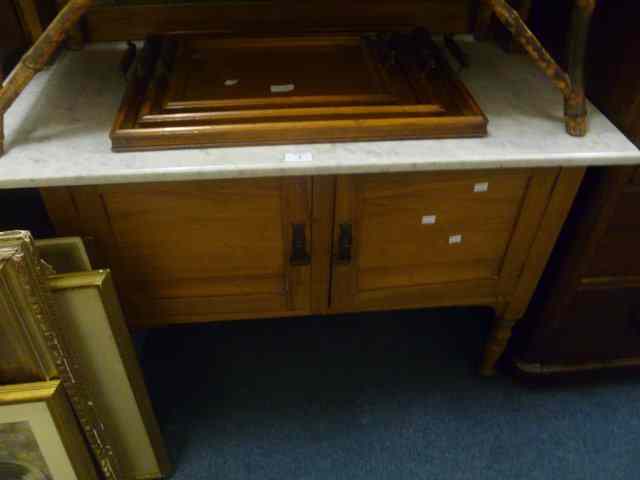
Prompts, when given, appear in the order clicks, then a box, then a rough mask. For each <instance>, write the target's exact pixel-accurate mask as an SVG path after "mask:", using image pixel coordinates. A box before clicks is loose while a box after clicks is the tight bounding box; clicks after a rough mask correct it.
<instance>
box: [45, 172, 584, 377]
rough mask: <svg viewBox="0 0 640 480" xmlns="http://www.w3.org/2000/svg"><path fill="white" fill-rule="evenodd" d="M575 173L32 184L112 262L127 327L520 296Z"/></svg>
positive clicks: (506, 316) (505, 315) (542, 255)
mask: <svg viewBox="0 0 640 480" xmlns="http://www.w3.org/2000/svg"><path fill="white" fill-rule="evenodd" d="M582 173H583V169H564V170H562V169H519V170H492V171H459V172H429V173H390V174H376V175H345V176H338V177H332V176H325V177H313V178H311V177H304V178H266V179H238V180H217V181H199V182H182V183H158V184H141V185H135V184H134V185H115V186H109V185H105V186H93V187H72V188H52V189H43V190H42V194H43V197H44V199H45V202H46V204H47V207H48V210H49V213H50V216H51V217H52V219H53V221H54V223H55V225H56V227H57V229H58V233H59V234H75V235H83V236H84V237H85V238H87V241H88V243H89V244H90V245H93V247H94V251H95V256H96V257H98V258H99V260H98V261H99V262H101V263H102V264H104V265H109V266H111V267H112V268H113V271H114V275H115V277H116V280H117V283H118V285H119V287H120V293H121V297H122V299H123V303H124V304H125V307H126V309H127V313H128V318H129V321H130V323H131V324H132V325H133V326H136V327H150V326H159V325H167V324H173V323H180V322H200V321H215V320H231V319H239V318H259V317H279V316H294V315H296V316H301V315H305V314H310V313H315V314H324V313H336V312H355V311H364V310H371V309H379V310H381V309H397V308H415V307H430V306H445V305H486V306H490V307H493V308H494V309H495V310H496V312H497V324H496V330H495V332H494V335H493V337H492V339H491V341H490V343H489V346H488V349H487V356H486V358H485V371H487V372H489V371H491V370H492V369H493V366H494V364H495V361H496V360H497V358H498V357H499V356H500V354H501V353H502V351H503V349H504V347H505V345H506V342H507V340H508V338H509V335H510V331H511V327H512V326H513V324H514V323H515V321H516V320H517V319H518V318H520V316H521V315H522V313H523V312H524V309H525V308H526V306H527V304H528V302H529V298H530V296H531V294H532V292H533V289H534V287H535V285H536V282H537V279H538V277H539V275H540V274H541V272H542V269H543V267H544V265H545V262H546V260H547V257H548V254H549V252H550V250H551V247H552V246H553V243H554V241H555V238H556V235H557V233H558V231H559V229H560V226H561V225H562V222H563V221H564V217H565V215H566V212H567V211H568V209H569V206H570V205H571V202H572V200H573V195H574V193H575V191H576V189H577V187H578V185H579V183H580V180H581V178H582Z"/></svg>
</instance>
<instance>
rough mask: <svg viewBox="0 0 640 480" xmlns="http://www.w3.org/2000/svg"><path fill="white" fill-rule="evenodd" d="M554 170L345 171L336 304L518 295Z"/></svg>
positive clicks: (379, 305)
mask: <svg viewBox="0 0 640 480" xmlns="http://www.w3.org/2000/svg"><path fill="white" fill-rule="evenodd" d="M556 175H557V171H556V170H551V171H549V170H543V171H539V172H535V171H533V170H510V171H472V172H453V173H452V172H438V173H418V174H416V173H404V174H393V175H385V174H382V175H362V176H345V177H340V178H339V179H338V183H337V195H336V200H337V203H336V215H335V225H334V263H335V267H334V269H333V285H334V288H333V290H332V306H334V307H335V308H336V309H338V310H366V309H385V308H398V307H408V306H424V305H426V304H428V305H434V304H445V305H446V304H452V303H454V304H460V303H482V304H485V303H490V304H495V303H496V299H497V298H499V297H504V296H508V295H509V294H511V293H512V292H513V288H514V286H515V285H516V280H517V278H518V276H519V273H520V270H521V269H522V266H523V263H524V261H525V258H526V255H527V253H528V250H529V246H530V245H531V243H532V240H533V236H534V235H535V233H536V231H537V228H536V227H537V225H538V224H539V222H540V219H541V217H542V214H543V212H544V208H545V201H546V199H547V198H548V196H549V193H550V191H551V189H552V186H553V182H554V180H555V177H556Z"/></svg>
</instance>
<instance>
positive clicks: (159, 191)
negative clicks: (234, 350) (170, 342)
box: [73, 178, 311, 326]
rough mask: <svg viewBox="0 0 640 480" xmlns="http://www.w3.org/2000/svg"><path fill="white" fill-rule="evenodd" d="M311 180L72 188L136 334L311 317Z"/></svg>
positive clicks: (294, 179)
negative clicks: (266, 316) (174, 326)
mask: <svg viewBox="0 0 640 480" xmlns="http://www.w3.org/2000/svg"><path fill="white" fill-rule="evenodd" d="M310 194H311V188H310V179H306V178H293V179H280V178H278V179H260V180H233V181H215V182H181V183H160V184H145V185H117V186H101V187H78V188H74V189H73V196H74V199H75V202H76V205H77V206H78V209H79V211H80V215H81V217H82V218H83V219H84V221H85V224H86V225H87V228H88V229H89V230H90V231H89V232H87V233H88V234H90V235H92V236H94V237H95V238H96V240H97V242H98V244H99V245H98V246H99V248H100V249H101V250H102V251H103V252H106V254H107V257H108V262H109V263H110V264H111V265H112V266H113V269H114V273H115V274H116V275H117V280H118V284H119V285H120V286H121V289H122V296H123V297H124V299H125V304H126V305H127V306H128V307H129V309H130V310H131V312H130V315H129V316H130V317H131V320H132V321H133V322H134V323H136V324H140V325H145V326H146V325H156V324H164V323H175V322H181V321H197V320H215V319H218V318H224V315H225V314H244V313H246V314H247V315H250V314H253V313H265V312H274V314H275V313H279V312H283V313H286V312H293V311H296V312H301V313H306V312H308V311H309V309H310V286H309V284H310V272H311V268H310V265H309V264H308V262H302V264H296V265H291V263H292V262H291V261H290V260H291V258H290V257H291V256H292V254H293V252H292V248H291V245H292V242H293V241H294V238H293V235H294V232H293V228H294V225H301V226H302V227H301V228H302V230H301V231H300V230H298V233H297V235H298V237H299V239H298V240H299V242H300V241H301V242H302V245H300V246H299V248H298V250H300V251H306V252H309V251H310V246H311V243H310V241H311V229H310V224H309V222H310V212H311V202H310Z"/></svg>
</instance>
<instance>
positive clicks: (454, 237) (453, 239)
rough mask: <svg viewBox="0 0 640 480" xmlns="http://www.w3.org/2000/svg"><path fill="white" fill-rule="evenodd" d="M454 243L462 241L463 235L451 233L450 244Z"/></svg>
mask: <svg viewBox="0 0 640 480" xmlns="http://www.w3.org/2000/svg"><path fill="white" fill-rule="evenodd" d="M454 243H462V235H451V236H450V237H449V245H453V244H454Z"/></svg>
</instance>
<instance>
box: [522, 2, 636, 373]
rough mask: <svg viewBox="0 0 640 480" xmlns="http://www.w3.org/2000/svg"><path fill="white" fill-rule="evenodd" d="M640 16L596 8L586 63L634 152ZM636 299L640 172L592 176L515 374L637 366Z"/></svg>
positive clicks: (632, 8)
mask: <svg viewBox="0 0 640 480" xmlns="http://www.w3.org/2000/svg"><path fill="white" fill-rule="evenodd" d="M639 14H640V3H639V2H637V1H636V0H619V1H617V2H598V4H597V8H596V12H595V15H594V17H593V25H592V29H591V35H590V44H591V45H593V46H594V47H595V46H596V45H597V48H589V50H588V59H587V62H586V65H587V70H588V73H587V77H588V78H589V83H588V85H587V86H588V91H587V93H588V95H589V98H590V99H591V100H592V101H593V102H594V103H595V104H596V106H597V107H598V108H599V109H600V110H602V111H603V113H605V114H606V115H607V117H609V119H611V121H612V122H613V123H614V124H616V126H617V127H618V128H620V130H621V131H622V132H623V133H625V134H626V135H627V136H628V137H629V138H630V139H631V141H632V142H634V143H635V144H636V145H638V146H640V62H638V60H637V58H638V53H637V45H638V42H639V41H640V32H639V31H638V21H637V19H638V15H639ZM546 20H547V17H545V22H546ZM547 25H549V23H548V22H547ZM558 31H559V30H558ZM639 298H640V167H639V166H629V167H608V168H590V169H589V170H588V172H587V174H586V177H585V182H584V184H583V186H582V188H581V191H580V194H579V195H578V197H577V199H576V202H575V205H574V207H573V209H572V211H571V215H570V216H569V219H568V221H567V225H566V228H565V229H564V230H563V233H562V237H561V241H560V242H558V247H557V248H556V250H555V251H554V254H553V257H552V261H551V262H550V265H549V268H548V269H547V272H546V273H545V275H544V277H543V281H542V282H541V288H540V289H539V290H538V292H537V293H536V297H535V301H534V308H532V309H531V311H530V312H529V314H528V315H527V318H526V320H525V321H524V322H522V323H521V327H522V328H520V329H519V331H518V332H517V335H516V338H515V339H514V340H517V341H516V342H514V345H513V354H514V356H515V358H516V359H517V364H518V365H519V366H520V368H521V369H523V370H526V371H528V372H532V373H541V372H556V371H570V370H583V369H592V368H601V367H611V366H623V365H640V335H638V332H639V331H640V302H639V301H638V299H639Z"/></svg>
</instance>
